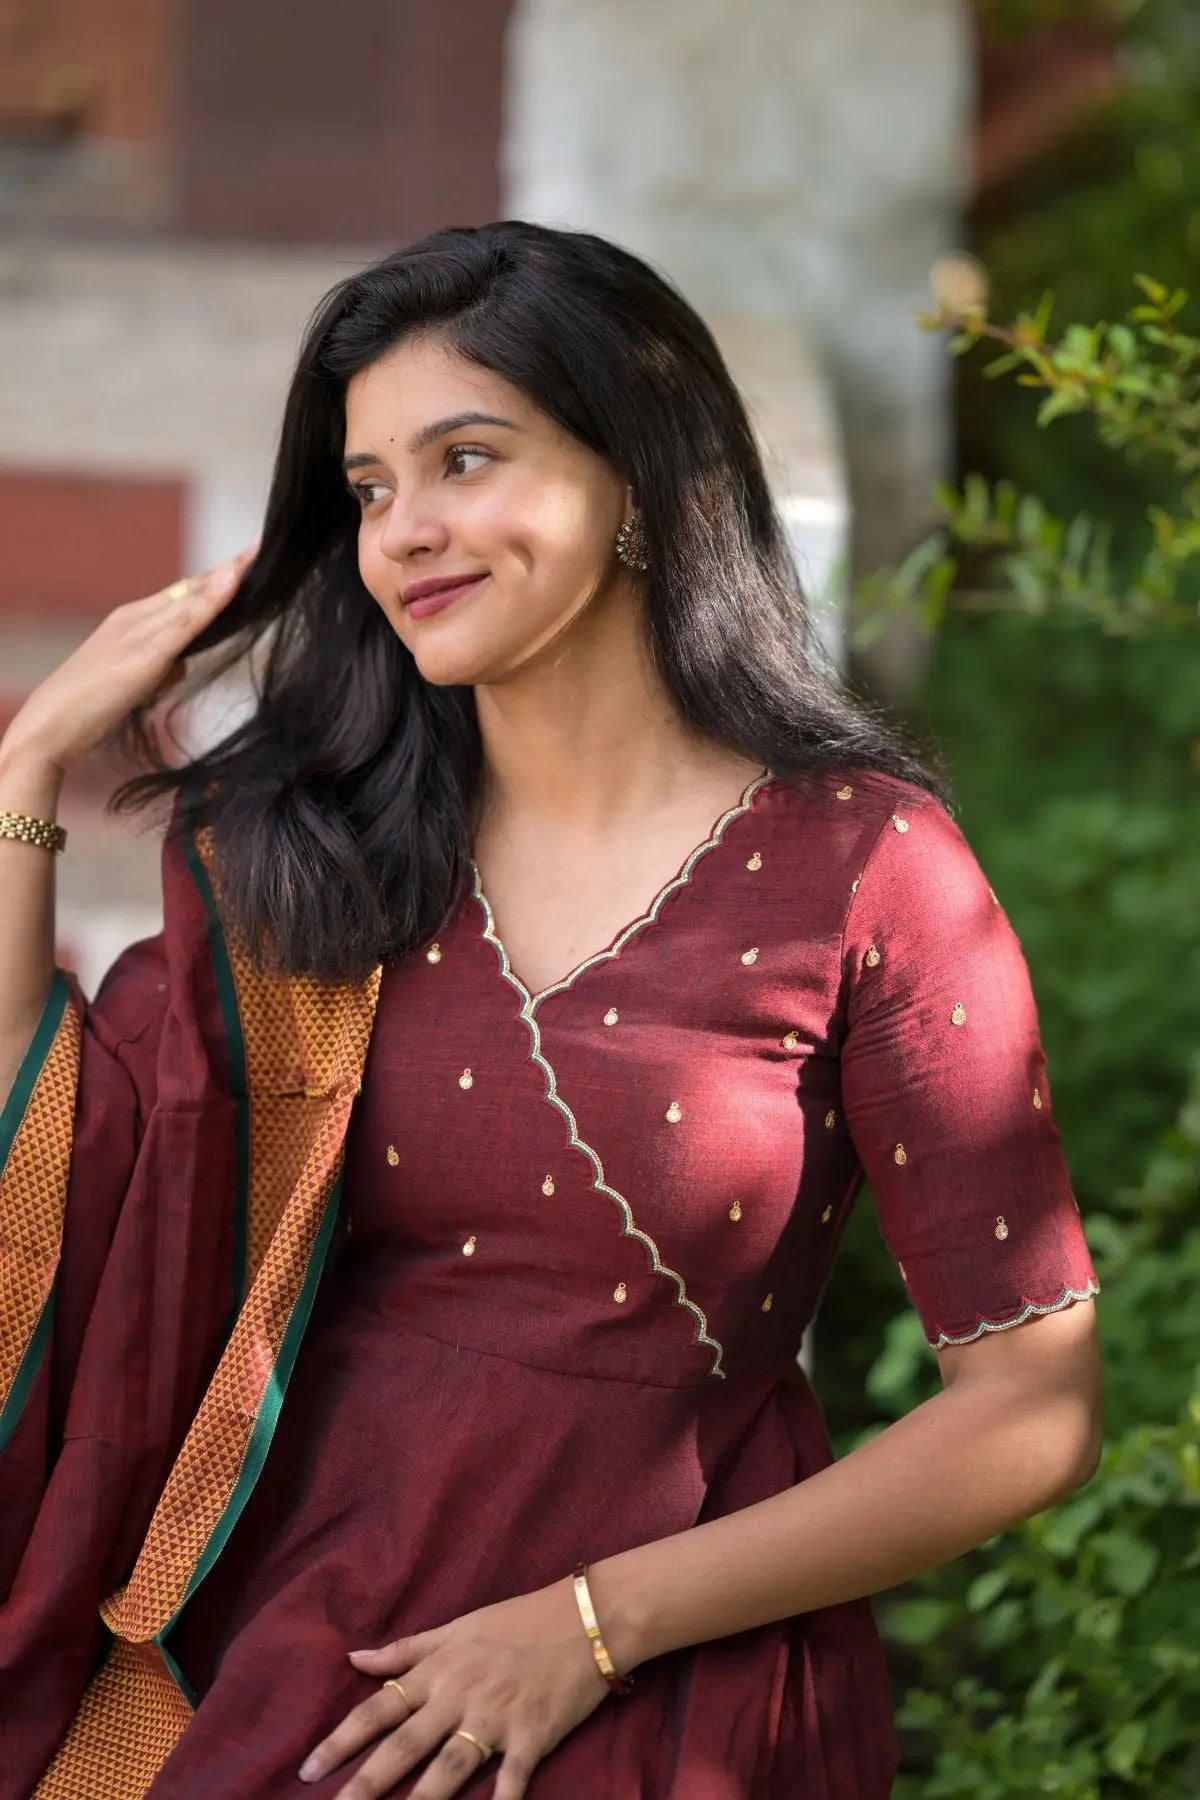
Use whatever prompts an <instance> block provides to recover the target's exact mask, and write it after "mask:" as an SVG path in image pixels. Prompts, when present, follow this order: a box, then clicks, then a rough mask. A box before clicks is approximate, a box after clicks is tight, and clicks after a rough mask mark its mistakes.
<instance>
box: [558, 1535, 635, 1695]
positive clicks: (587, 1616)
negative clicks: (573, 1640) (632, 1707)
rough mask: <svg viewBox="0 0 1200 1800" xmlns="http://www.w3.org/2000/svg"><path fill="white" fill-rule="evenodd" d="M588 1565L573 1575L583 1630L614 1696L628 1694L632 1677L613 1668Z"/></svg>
mask: <svg viewBox="0 0 1200 1800" xmlns="http://www.w3.org/2000/svg"><path fill="white" fill-rule="evenodd" d="M587 1567H588V1566H587V1564H586V1563H585V1562H581V1563H579V1564H578V1565H577V1566H576V1568H575V1569H574V1571H573V1573H572V1577H571V1579H572V1580H573V1582H574V1583H575V1603H576V1605H577V1606H578V1608H579V1617H580V1618H581V1620H582V1621H583V1629H584V1631H585V1632H586V1633H587V1640H588V1643H589V1644H590V1645H591V1646H592V1655H593V1656H594V1657H595V1659H596V1667H597V1668H598V1669H599V1671H600V1673H601V1675H603V1677H604V1679H605V1681H606V1682H607V1683H608V1685H609V1687H610V1688H611V1689H612V1691H613V1693H614V1694H627V1693H628V1692H629V1690H630V1688H631V1687H632V1686H633V1676H632V1675H618V1674H617V1671H616V1670H615V1669H614V1667H613V1662H612V1658H611V1656H610V1655H609V1654H608V1650H607V1649H606V1647H605V1643H604V1639H603V1638H602V1637H601V1635H600V1627H599V1625H598V1624H597V1623H596V1609H595V1607H594V1606H593V1605H592V1595H591V1590H590V1588H589V1587H588V1580H587Z"/></svg>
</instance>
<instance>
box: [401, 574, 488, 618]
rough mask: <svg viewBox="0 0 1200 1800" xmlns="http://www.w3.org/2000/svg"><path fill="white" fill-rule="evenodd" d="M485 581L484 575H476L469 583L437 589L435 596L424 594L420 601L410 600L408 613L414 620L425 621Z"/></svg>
mask: <svg viewBox="0 0 1200 1800" xmlns="http://www.w3.org/2000/svg"><path fill="white" fill-rule="evenodd" d="M486 580H487V576H486V575H476V576H475V577H474V578H473V579H472V580H471V581H464V582H461V583H460V584H459V586H458V587H451V588H439V589H438V591H437V593H436V594H426V595H424V596H423V598H422V599H420V600H410V601H409V603H408V612H409V614H410V616H411V617H412V618H414V619H427V618H428V617H429V615H430V613H436V612H441V610H442V608H443V607H445V606H449V605H450V603H451V601H453V600H457V599H458V597H459V595H460V594H467V593H470V591H471V589H472V588H477V587H478V586H479V584H480V582H481V581H486Z"/></svg>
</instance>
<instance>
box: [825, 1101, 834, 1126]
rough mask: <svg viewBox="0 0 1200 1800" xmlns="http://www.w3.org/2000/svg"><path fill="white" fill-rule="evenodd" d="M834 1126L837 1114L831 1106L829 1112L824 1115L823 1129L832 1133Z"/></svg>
mask: <svg viewBox="0 0 1200 1800" xmlns="http://www.w3.org/2000/svg"><path fill="white" fill-rule="evenodd" d="M836 1124H837V1114H836V1112H835V1111H834V1110H833V1108H832V1106H831V1107H830V1109H829V1111H828V1112H827V1113H826V1114H825V1129H826V1131H832V1130H833V1128H834V1126H835V1125H836Z"/></svg>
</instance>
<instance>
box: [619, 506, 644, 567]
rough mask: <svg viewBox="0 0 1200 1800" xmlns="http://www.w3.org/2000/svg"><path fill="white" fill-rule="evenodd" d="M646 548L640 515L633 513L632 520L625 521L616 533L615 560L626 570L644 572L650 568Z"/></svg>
mask: <svg viewBox="0 0 1200 1800" xmlns="http://www.w3.org/2000/svg"><path fill="white" fill-rule="evenodd" d="M646 548H647V547H646V536H645V533H644V531H643V530H642V520H641V515H640V514H639V513H634V514H633V516H632V518H629V519H626V521H625V523H624V524H623V525H622V527H621V529H620V531H618V533H617V560H618V561H619V562H623V563H624V564H625V567H626V568H627V569H640V570H642V571H645V570H646V569H648V568H649V567H650V560H649V557H648V556H647V554H646Z"/></svg>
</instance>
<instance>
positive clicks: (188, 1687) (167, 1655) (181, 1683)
mask: <svg viewBox="0 0 1200 1800" xmlns="http://www.w3.org/2000/svg"><path fill="white" fill-rule="evenodd" d="M155 1643H156V1645H157V1647H158V1653H159V1655H160V1656H161V1657H162V1659H163V1661H164V1662H165V1663H166V1665H167V1674H168V1675H169V1676H170V1677H171V1680H172V1681H173V1682H174V1683H175V1686H176V1687H177V1688H178V1689H179V1691H180V1693H181V1694H182V1695H183V1697H184V1699H185V1700H186V1701H187V1703H188V1705H189V1706H190V1707H191V1709H192V1711H193V1712H195V1710H196V1707H197V1704H198V1702H197V1700H196V1690H195V1688H194V1687H193V1686H192V1684H191V1682H190V1681H189V1680H188V1678H187V1676H186V1675H185V1674H184V1672H183V1670H182V1669H181V1668H180V1666H179V1664H178V1663H177V1662H176V1661H175V1658H174V1657H173V1656H172V1655H171V1652H170V1651H169V1650H168V1649H167V1647H166V1645H165V1644H161V1643H159V1642H158V1639H157V1638H156V1639H155Z"/></svg>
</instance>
